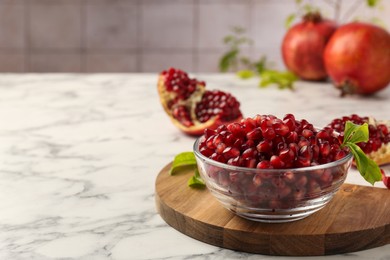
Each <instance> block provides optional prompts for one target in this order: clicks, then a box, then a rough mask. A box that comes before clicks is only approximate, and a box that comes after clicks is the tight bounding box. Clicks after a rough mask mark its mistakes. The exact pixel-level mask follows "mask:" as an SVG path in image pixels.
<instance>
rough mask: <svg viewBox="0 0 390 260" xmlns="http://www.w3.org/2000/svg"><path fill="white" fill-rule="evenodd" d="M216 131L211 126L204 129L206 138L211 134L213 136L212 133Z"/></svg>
mask: <svg viewBox="0 0 390 260" xmlns="http://www.w3.org/2000/svg"><path fill="white" fill-rule="evenodd" d="M215 133H216V132H215V131H214V130H212V129H210V128H206V129H205V130H204V136H205V138H209V137H210V136H212V135H215Z"/></svg>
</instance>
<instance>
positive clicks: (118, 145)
mask: <svg viewBox="0 0 390 260" xmlns="http://www.w3.org/2000/svg"><path fill="white" fill-rule="evenodd" d="M199 77H201V78H202V79H204V80H206V81H207V82H208V86H209V88H220V89H222V90H226V91H230V92H232V93H234V95H236V96H237V98H238V99H239V100H240V101H241V103H242V111H243V113H244V114H245V115H247V116H253V115H255V114H257V113H261V114H268V113H271V114H275V115H277V116H283V115H284V114H286V113H294V114H296V115H297V117H299V118H306V119H308V120H309V121H312V122H314V123H315V124H317V125H318V126H323V125H324V124H325V123H327V122H329V121H330V120H331V119H332V118H334V117H338V116H342V115H346V114H347V115H348V114H351V113H359V114H362V115H372V116H375V117H377V118H383V119H390V114H389V111H390V102H389V100H390V88H388V89H387V90H385V91H382V92H380V93H379V94H378V95H376V96H373V97H369V98H362V97H348V98H339V97H338V92H337V91H336V90H335V89H334V88H333V87H331V85H330V84H326V83H322V84H321V83H298V84H297V88H296V90H295V91H294V92H291V91H279V90H277V89H276V88H268V89H259V88H257V83H258V82H257V81H256V80H250V81H240V80H238V79H236V78H235V77H234V76H232V75H223V76H221V75H199ZM156 79H157V78H156V75H152V74H142V75H141V74H110V75H103V74H95V75H72V74H58V75H1V76H0V122H1V123H0V212H1V214H0V259H56V258H61V259H239V258H245V259H270V258H272V259H274V257H270V256H261V255H251V254H246V253H239V252H234V251H231V250H226V249H221V248H217V247H214V246H211V245H207V244H205V243H202V242H199V241H196V240H194V239H192V238H189V237H187V236H185V235H183V234H181V233H179V232H178V231H176V230H174V229H173V228H171V227H169V226H168V225H167V224H165V222H164V221H163V220H162V219H161V218H160V216H159V215H158V214H157V213H156V209H155V203H154V183H155V178H156V175H157V174H158V172H159V170H160V169H161V168H162V167H163V166H164V165H165V164H166V163H168V162H169V161H170V160H171V159H172V158H173V156H174V155H175V154H177V153H179V152H182V151H186V150H191V148H192V143H193V142H194V138H192V137H189V136H185V135H183V134H181V133H179V132H178V130H176V128H174V127H173V126H172V125H171V124H170V122H169V120H168V118H167V117H166V116H165V114H164V113H163V110H162V108H161V106H160V104H159V101H158V96H157V93H156V86H155V85H156ZM347 182H349V183H357V184H363V185H365V182H364V181H363V180H362V178H361V177H360V175H359V174H358V173H357V172H355V171H354V170H352V171H351V173H350V174H349V176H348V179H347ZM376 186H378V187H384V186H383V185H382V184H380V183H378V184H376ZM339 257H340V256H330V257H328V258H329V259H338V258H339ZM352 258H353V259H389V258H390V245H388V246H383V247H380V248H376V249H371V250H367V251H362V252H356V253H351V254H347V255H343V259H352ZM277 259H283V257H280V258H277ZM289 259H294V258H289ZM308 259H311V258H308Z"/></svg>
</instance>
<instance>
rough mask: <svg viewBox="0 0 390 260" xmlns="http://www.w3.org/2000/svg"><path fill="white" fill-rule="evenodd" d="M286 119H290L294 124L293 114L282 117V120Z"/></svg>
mask: <svg viewBox="0 0 390 260" xmlns="http://www.w3.org/2000/svg"><path fill="white" fill-rule="evenodd" d="M287 119H291V120H292V121H294V122H295V116H294V115H293V114H286V115H285V116H284V117H283V120H287Z"/></svg>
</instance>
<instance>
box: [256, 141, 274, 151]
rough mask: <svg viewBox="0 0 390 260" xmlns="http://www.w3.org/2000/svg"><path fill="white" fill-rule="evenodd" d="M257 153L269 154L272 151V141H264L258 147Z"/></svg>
mask: <svg viewBox="0 0 390 260" xmlns="http://www.w3.org/2000/svg"><path fill="white" fill-rule="evenodd" d="M256 149H257V151H259V152H261V153H269V152H271V151H272V141H270V140H264V141H261V142H260V143H259V144H258V145H257V146H256Z"/></svg>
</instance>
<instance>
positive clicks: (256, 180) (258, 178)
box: [253, 174, 262, 187]
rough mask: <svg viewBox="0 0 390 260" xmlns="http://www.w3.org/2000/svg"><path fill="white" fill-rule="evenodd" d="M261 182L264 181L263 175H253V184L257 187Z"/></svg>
mask: <svg viewBox="0 0 390 260" xmlns="http://www.w3.org/2000/svg"><path fill="white" fill-rule="evenodd" d="M261 183H262V180H261V175H260V174H255V176H254V177H253V185H255V187H259V186H260V185H261Z"/></svg>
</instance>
